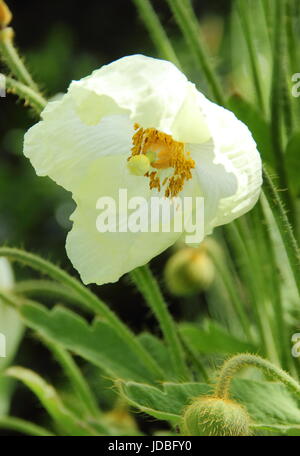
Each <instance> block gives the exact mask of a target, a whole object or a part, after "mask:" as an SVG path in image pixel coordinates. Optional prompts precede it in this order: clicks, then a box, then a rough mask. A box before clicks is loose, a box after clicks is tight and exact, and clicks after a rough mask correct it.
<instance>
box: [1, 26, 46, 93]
mask: <svg viewBox="0 0 300 456" xmlns="http://www.w3.org/2000/svg"><path fill="white" fill-rule="evenodd" d="M13 35H14V31H13V29H11V28H5V29H4V30H1V31H0V55H1V57H2V59H3V61H4V63H5V64H6V65H7V67H8V68H9V70H10V71H11V72H12V74H13V75H14V76H15V78H16V79H17V80H18V81H19V82H21V83H23V84H24V85H26V86H28V87H30V88H31V89H32V90H33V91H34V92H37V93H38V92H39V90H38V87H37V85H36V84H35V82H34V81H33V79H32V77H31V75H30V73H29V71H28V70H27V68H26V66H25V64H24V62H23V61H22V59H21V57H20V56H19V54H18V51H17V50H16V48H15V46H14V43H13Z"/></svg>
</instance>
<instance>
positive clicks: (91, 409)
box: [41, 337, 101, 418]
mask: <svg viewBox="0 0 300 456" xmlns="http://www.w3.org/2000/svg"><path fill="white" fill-rule="evenodd" d="M41 340H42V342H43V343H44V344H45V345H46V346H47V347H48V348H49V350H50V351H51V352H52V353H53V355H54V357H55V358H56V360H57V361H58V363H59V364H60V365H61V367H62V369H63V371H64V372H65V374H66V375H67V377H68V379H69V380H70V383H71V385H72V387H73V389H74V391H75V393H76V394H77V396H78V397H79V399H81V401H82V403H83V404H84V406H85V408H86V410H87V412H88V413H89V414H90V416H91V417H94V418H99V415H100V414H101V411H100V409H99V407H98V405H97V400H96V398H95V397H94V395H93V393H92V391H91V389H90V387H89V385H88V383H87V382H86V380H85V378H84V376H83V375H82V373H81V371H80V369H79V368H78V366H77V364H76V363H75V361H74V359H73V358H72V356H71V355H70V354H69V353H68V352H67V350H64V349H63V348H62V347H60V346H59V345H58V344H55V343H53V342H52V341H50V340H49V339H46V338H44V337H42V338H41Z"/></svg>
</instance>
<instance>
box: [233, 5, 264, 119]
mask: <svg viewBox="0 0 300 456" xmlns="http://www.w3.org/2000/svg"><path fill="white" fill-rule="evenodd" d="M236 4H237V11H238V13H239V18H240V21H241V25H242V29H243V32H244V37H245V40H246V44H247V48H248V53H249V59H250V65H251V71H252V77H253V82H254V86H255V90H256V96H257V102H258V106H259V108H260V109H261V111H262V112H263V113H265V112H266V109H265V103H264V96H263V89H262V85H261V77H260V74H259V68H258V59H257V50H256V49H255V45H254V42H253V39H252V36H253V33H252V29H251V18H249V10H246V9H245V6H246V5H247V2H245V0H242V1H240V0H239V1H238V2H237V3H236ZM249 19H250V20H249Z"/></svg>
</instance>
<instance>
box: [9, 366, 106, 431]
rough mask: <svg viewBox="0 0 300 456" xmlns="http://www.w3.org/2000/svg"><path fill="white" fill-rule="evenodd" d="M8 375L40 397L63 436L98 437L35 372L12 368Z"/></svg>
mask: <svg viewBox="0 0 300 456" xmlns="http://www.w3.org/2000/svg"><path fill="white" fill-rule="evenodd" d="M6 373H7V375H8V376H10V377H13V378H16V379H18V380H20V381H22V382H23V383H24V384H25V385H26V386H27V387H28V388H29V389H30V390H31V391H32V392H33V393H34V394H35V395H36V396H37V397H38V399H39V400H40V402H41V403H42V405H43V407H44V408H45V409H46V410H47V412H48V413H49V415H50V416H51V418H52V419H53V420H54V422H55V423H56V425H57V426H58V428H59V430H60V432H61V433H62V434H63V435H73V436H92V435H98V434H97V433H96V432H95V431H94V430H93V428H92V427H89V426H88V425H87V424H86V423H84V422H81V421H80V420H79V419H78V418H77V417H75V416H74V415H73V414H72V413H71V412H70V411H69V410H68V409H66V408H65V406H64V405H63V403H62V401H61V399H60V397H59V396H58V394H57V392H56V390H55V389H54V388H53V387H52V386H51V385H49V384H48V383H47V382H45V380H44V379H43V378H42V377H40V376H39V375H37V374H36V373H35V372H33V371H31V370H29V369H25V368H23V367H11V368H9V369H8V370H7V372H6Z"/></svg>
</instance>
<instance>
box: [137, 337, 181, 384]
mask: <svg viewBox="0 0 300 456" xmlns="http://www.w3.org/2000/svg"><path fill="white" fill-rule="evenodd" d="M138 338H139V340H140V342H141V344H142V345H143V347H144V348H145V349H146V350H147V351H148V352H149V353H150V355H151V356H152V357H153V358H154V359H155V361H156V362H157V364H158V365H159V366H160V367H161V368H162V370H164V371H166V372H170V376H171V374H173V368H172V363H171V362H170V355H169V352H168V349H167V347H166V346H165V344H164V343H163V342H162V341H161V340H160V339H158V338H157V337H155V336H153V335H152V334H150V333H142V334H140V335H139V337H138Z"/></svg>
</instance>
